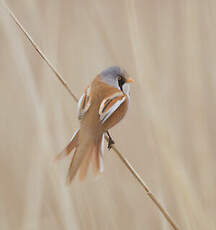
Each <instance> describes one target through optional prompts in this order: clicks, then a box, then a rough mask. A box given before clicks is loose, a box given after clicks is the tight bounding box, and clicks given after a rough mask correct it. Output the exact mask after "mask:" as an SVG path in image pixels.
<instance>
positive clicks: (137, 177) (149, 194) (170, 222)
mask: <svg viewBox="0 0 216 230" xmlns="http://www.w3.org/2000/svg"><path fill="white" fill-rule="evenodd" d="M2 4H3V6H4V7H5V9H6V10H7V12H8V14H9V15H10V17H11V18H12V19H13V21H14V22H15V23H16V24H17V26H18V27H19V28H20V29H21V31H22V32H23V33H24V35H25V36H26V38H27V39H28V40H29V42H30V43H31V44H32V46H33V47H34V49H35V50H36V51H37V52H38V54H39V55H40V56H41V58H42V59H43V60H44V61H45V62H46V63H47V65H48V66H49V67H50V69H51V70H52V71H53V73H54V74H55V76H56V77H57V78H58V79H59V81H60V82H61V83H62V84H63V86H64V87H65V89H66V90H67V91H68V92H69V94H70V95H71V96H72V98H73V99H74V100H75V101H76V102H78V98H77V97H76V96H75V95H74V94H73V92H72V90H71V89H70V87H69V86H68V84H67V82H66V81H65V80H64V79H63V77H62V76H61V74H60V73H59V72H58V71H57V70H56V68H55V67H54V66H53V65H52V63H51V62H50V61H49V59H48V58H47V57H46V55H45V54H44V53H43V52H42V50H41V49H40V47H39V46H38V45H37V44H36V43H35V42H34V40H33V39H32V38H31V36H30V34H29V33H28V32H27V31H26V30H25V29H24V27H23V26H22V24H21V23H20V22H19V20H18V19H17V17H16V16H15V15H14V13H13V12H12V11H11V10H10V9H9V8H8V6H7V5H6V4H5V3H4V1H2ZM106 140H107V141H108V137H107V136H106ZM112 149H113V150H114V152H115V153H116V154H117V155H118V156H119V158H120V159H121V161H122V162H123V163H124V164H125V166H126V167H127V168H128V170H129V171H130V172H131V174H132V175H133V176H134V177H135V179H136V180H137V182H138V183H139V184H140V185H141V186H142V187H143V189H144V190H145V192H146V194H147V195H148V196H149V197H150V199H151V200H152V201H153V202H154V204H155V205H156V206H157V207H158V209H159V210H160V212H161V214H162V215H163V216H164V217H165V218H166V220H167V221H168V222H169V224H170V225H171V226H172V228H173V229H174V230H179V227H178V226H177V224H176V223H175V222H174V220H173V219H172V218H171V217H170V215H169V213H168V211H167V210H166V209H165V208H164V207H163V206H162V205H161V204H160V202H159V201H158V200H157V198H156V197H155V195H154V194H153V193H152V192H151V190H150V189H149V187H148V186H147V185H146V183H145V182H144V180H143V179H142V178H141V177H140V175H139V174H138V173H137V172H136V170H135V169H134V168H133V166H132V165H131V164H130V162H129V161H128V160H127V159H126V158H125V157H124V156H123V154H122V153H121V152H120V151H119V150H118V149H117V148H116V147H115V146H112Z"/></svg>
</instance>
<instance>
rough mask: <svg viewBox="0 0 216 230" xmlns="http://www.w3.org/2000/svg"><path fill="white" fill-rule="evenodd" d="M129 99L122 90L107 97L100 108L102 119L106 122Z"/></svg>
mask: <svg viewBox="0 0 216 230" xmlns="http://www.w3.org/2000/svg"><path fill="white" fill-rule="evenodd" d="M126 99H127V96H126V95H124V94H123V93H122V92H117V93H114V94H112V95H111V96H109V97H107V98H105V99H104V100H103V101H102V103H101V105H100V108H99V115H100V120H101V122H102V123H104V122H105V121H106V120H107V119H108V118H109V117H110V116H111V115H112V114H113V113H114V112H115V111H116V110H117V109H118V108H119V107H120V106H121V105H122V103H123V102H124V101H125V100H126Z"/></svg>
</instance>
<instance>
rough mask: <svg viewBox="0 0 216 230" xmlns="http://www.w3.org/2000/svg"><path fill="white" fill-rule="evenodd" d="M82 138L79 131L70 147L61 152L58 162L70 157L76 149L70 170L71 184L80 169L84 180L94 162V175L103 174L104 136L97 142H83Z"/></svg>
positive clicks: (68, 177)
mask: <svg viewBox="0 0 216 230" xmlns="http://www.w3.org/2000/svg"><path fill="white" fill-rule="evenodd" d="M83 139H84V138H80V132H79V130H78V131H77V132H76V133H75V134H74V136H73V137H72V139H71V140H70V142H69V143H68V145H67V146H66V147H65V148H64V150H63V151H62V152H60V153H59V154H58V155H57V157H56V160H60V159H62V158H64V157H65V156H67V155H69V154H70V152H71V151H72V150H73V149H74V148H75V152H74V155H73V158H72V161H71V164H70V167H69V170H68V175H67V183H69V184H70V183H71V182H72V180H73V178H74V177H75V175H76V173H77V171H78V169H79V170H80V174H79V177H80V179H81V180H83V179H84V178H85V177H86V175H87V172H88V168H89V164H90V163H91V162H92V164H93V168H94V173H95V174H97V173H98V172H103V142H104V136H103V135H101V137H100V138H98V139H97V140H92V139H89V140H85V139H84V141H82V142H81V141H80V140H83Z"/></svg>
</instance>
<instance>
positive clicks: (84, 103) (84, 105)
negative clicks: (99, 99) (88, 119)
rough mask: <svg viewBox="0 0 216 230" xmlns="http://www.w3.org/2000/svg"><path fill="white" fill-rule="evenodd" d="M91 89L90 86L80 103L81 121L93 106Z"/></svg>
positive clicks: (79, 114) (79, 113) (79, 115)
mask: <svg viewBox="0 0 216 230" xmlns="http://www.w3.org/2000/svg"><path fill="white" fill-rule="evenodd" d="M90 91H91V88H90V86H88V87H87V88H86V89H85V92H84V94H83V95H82V96H81V97H80V99H79V102H78V118H79V120H81V119H82V118H83V116H84V115H85V113H86V112H87V111H88V109H89V107H90V105H91V97H90Z"/></svg>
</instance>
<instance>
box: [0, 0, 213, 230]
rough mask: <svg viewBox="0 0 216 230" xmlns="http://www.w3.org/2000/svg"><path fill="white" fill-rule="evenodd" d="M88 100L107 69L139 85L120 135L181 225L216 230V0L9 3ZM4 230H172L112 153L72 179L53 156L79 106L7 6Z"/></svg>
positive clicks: (2, 18) (0, 203)
mask: <svg viewBox="0 0 216 230" xmlns="http://www.w3.org/2000/svg"><path fill="white" fill-rule="evenodd" d="M7 4H8V5H9V6H10V8H11V9H12V10H13V12H14V13H15V14H16V16H17V17H18V18H19V20H20V21H21V22H22V24H23V25H24V27H25V28H26V30H27V31H28V32H29V33H30V34H31V36H32V37H33V38H34V40H35V41H36V42H37V43H38V44H39V46H40V47H41V48H42V50H43V51H44V52H45V53H46V55H47V56H48V57H49V59H50V60H51V61H52V63H53V64H54V65H55V66H56V67H57V69H58V70H59V71H60V72H61V73H62V75H63V76H64V78H65V80H66V81H67V82H68V84H69V85H70V87H71V88H72V90H73V92H74V93H75V94H76V95H77V96H80V95H81V93H82V91H83V89H84V88H85V86H86V85H87V84H88V83H89V82H90V81H91V79H92V78H93V77H94V76H95V75H96V74H97V73H98V72H100V71H101V70H103V69H104V68H105V67H107V66H110V65H114V64H115V65H116V64H117V65H120V66H123V67H124V68H125V69H126V70H127V71H128V72H129V73H130V74H131V76H132V77H133V78H135V80H136V83H135V84H134V85H133V86H132V89H131V107H130V110H129V112H128V115H127V117H126V118H125V119H124V121H122V123H121V124H119V125H118V126H117V127H115V128H114V129H113V130H112V131H111V133H112V135H113V137H114V139H115V141H116V143H117V147H118V148H119V149H120V150H121V151H122V152H123V153H124V155H125V156H126V157H127V158H128V160H129V161H130V162H131V163H132V165H133V166H134V167H135V168H136V169H137V171H138V172H139V173H140V175H141V176H142V177H143V178H144V180H145V181H146V183H147V184H148V185H149V186H150V188H151V190H152V191H153V192H154V193H155V195H156V196H157V197H158V199H159V200H160V201H161V203H162V204H163V205H164V206H165V207H166V208H167V209H168V211H169V212H170V214H171V216H172V217H173V218H174V219H175V221H176V222H177V223H178V224H179V225H180V229H184V230H189V229H194V230H203V229H208V230H214V229H216V216H215V213H216V172H215V164H216V154H215V147H216V140H215V135H216V124H215V116H216V109H215V106H216V100H215V99H216V95H215V94H216V93H215V91H216V75H215V71H216V67H215V61H216V46H215V41H216V32H215V26H216V3H215V1H213V0H206V1H202V0H196V1H195V0H181V1H178V0H175V1H173V0H172V1H171V0H164V1H160V0H152V1H149V0H125V1H124V0H119V1H115V0H112V1H111V0H110V1H108V0H101V1H90V0H89V1H78V0H73V1H60V0H47V1H43V0H19V1H15V0H10V1H9V0H8V1H7ZM0 69H1V76H0V87H1V88H0V89H1V90H0V105H1V110H0V111H1V112H0V138H1V143H0V180H1V186H0V229H2V230H9V229H10V230H15V229H16V230H38V229H43V230H49V229H52V230H57V229H65V230H69V229H70V230H71V229H75V230H78V229H82V230H87V229H88V230H91V229H93V230H110V229H112V230H113V229H115V230H117V229H124V230H126V229H128V230H129V229H137V230H141V229H142V230H143V229H171V227H170V226H169V224H168V223H167V222H166V220H164V218H163V217H162V216H161V214H160V213H159V211H158V209H157V208H156V207H155V205H154V204H153V203H152V202H151V201H150V199H149V198H148V196H147V195H146V194H145V193H144V191H143V190H142V188H141V186H140V185H139V184H137V182H136V181H135V180H134V178H133V177H132V176H131V175H130V173H129V172H128V170H127V169H126V168H125V166H124V165H123V164H122V162H121V161H120V160H119V159H118V157H117V155H116V154H115V153H113V152H112V151H110V152H108V151H107V150H106V152H105V173H104V174H103V175H102V176H100V177H99V178H93V176H92V174H91V172H90V173H89V175H88V177H87V179H86V180H85V181H84V182H82V183H81V182H79V181H78V180H75V181H74V183H73V184H72V185H71V186H70V187H67V186H66V185H65V176H66V172H67V167H68V164H69V160H65V161H62V162H60V164H57V165H55V164H53V161H52V160H53V158H54V156H55V155H56V154H57V153H58V152H59V151H60V150H61V149H62V148H63V147H64V146H65V145H66V143H67V142H68V140H69V139H70V137H71V136H72V134H73V132H74V131H75V130H76V128H77V127H78V125H79V124H78V121H77V118H76V110H77V109H76V104H75V102H74V101H73V100H72V98H71V97H70V96H69V94H68V93H67V91H66V90H65V89H64V88H63V87H62V85H61V84H60V83H59V81H58V80H57V79H56V78H55V76H54V74H53V73H52V72H51V71H50V69H49V68H48V66H47V65H46V64H45V63H44V62H43V60H42V59H41V58H40V57H39V55H38V54H37V53H36V52H35V50H34V49H33V48H32V47H31V45H30V43H29V42H28V41H27V39H26V38H25V37H24V36H23V34H22V33H21V32H20V30H19V29H18V28H17V26H16V25H15V24H14V22H13V21H12V20H11V18H9V16H8V14H7V12H6V11H5V9H4V8H3V7H2V4H0Z"/></svg>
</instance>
